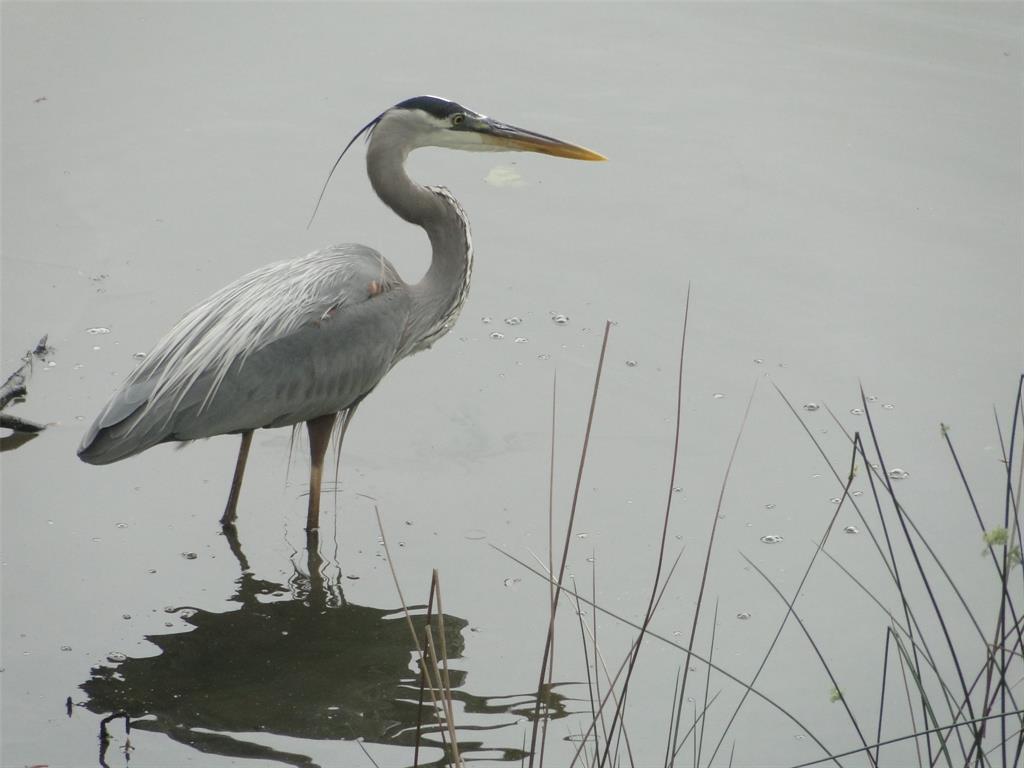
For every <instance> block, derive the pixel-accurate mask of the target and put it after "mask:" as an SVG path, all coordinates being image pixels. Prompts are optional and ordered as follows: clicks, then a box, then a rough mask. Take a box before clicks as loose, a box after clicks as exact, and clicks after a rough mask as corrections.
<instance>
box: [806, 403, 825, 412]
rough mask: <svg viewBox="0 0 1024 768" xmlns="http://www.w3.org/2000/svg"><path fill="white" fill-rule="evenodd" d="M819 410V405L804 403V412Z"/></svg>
mask: <svg viewBox="0 0 1024 768" xmlns="http://www.w3.org/2000/svg"><path fill="white" fill-rule="evenodd" d="M819 408H821V406H820V405H818V404H817V403H804V410H805V411H816V410H818V409H819Z"/></svg>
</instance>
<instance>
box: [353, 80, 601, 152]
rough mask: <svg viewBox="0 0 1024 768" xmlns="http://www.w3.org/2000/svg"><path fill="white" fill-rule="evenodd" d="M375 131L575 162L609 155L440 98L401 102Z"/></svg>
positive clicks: (429, 143)
mask: <svg viewBox="0 0 1024 768" xmlns="http://www.w3.org/2000/svg"><path fill="white" fill-rule="evenodd" d="M373 131H374V133H378V132H379V135H381V136H383V135H385V134H387V135H389V136H395V137H396V139H397V140H398V141H400V142H401V143H403V144H404V145H405V146H406V147H408V149H415V148H417V147H445V148H447V149H462V150H467V151H470V152H495V151H497V152H509V151H520V152H540V153H542V154H545V155H554V156H555V157H567V158H570V159H572V160H605V159H606V158H605V157H604V155H601V154H598V153H597V152H593V151H592V150H589V149H586V148H585V147H581V146H578V145H576V144H570V143H568V142H565V141H560V140H559V139H553V138H551V137H550V136H544V135H543V134H540V133H534V132H533V131H528V130H525V129H523V128H517V127H515V126H513V125H507V124H505V123H501V122H498V121H497V120H494V119H493V118H490V117H487V116H486V115H481V114H480V113H479V112H474V111H473V110H472V109H468V108H467V107H464V106H462V105H461V104H458V103H456V102H454V101H448V100H447V99H442V98H439V97H437V96H416V97H414V98H411V99H406V100H405V101H401V102H399V103H398V104H396V105H395V106H393V107H392V108H391V109H389V110H387V111H385V112H384V113H383V114H382V115H380V117H378V118H377V120H376V121H375V123H374V124H373Z"/></svg>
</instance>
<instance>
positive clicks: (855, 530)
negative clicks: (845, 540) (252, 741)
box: [843, 525, 860, 535]
mask: <svg viewBox="0 0 1024 768" xmlns="http://www.w3.org/2000/svg"><path fill="white" fill-rule="evenodd" d="M843 533H849V534H850V535H854V534H858V533H860V529H859V528H858V527H857V526H856V525H848V526H846V527H845V528H843Z"/></svg>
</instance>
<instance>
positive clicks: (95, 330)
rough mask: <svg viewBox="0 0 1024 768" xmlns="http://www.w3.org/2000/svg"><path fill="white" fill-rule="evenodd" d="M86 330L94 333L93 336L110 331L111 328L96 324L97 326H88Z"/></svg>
mask: <svg viewBox="0 0 1024 768" xmlns="http://www.w3.org/2000/svg"><path fill="white" fill-rule="evenodd" d="M85 332H86V333H89V334H92V335H93V336H103V335H105V334H108V333H110V329H109V328H103V327H102V326H96V327H95V328H86V329H85Z"/></svg>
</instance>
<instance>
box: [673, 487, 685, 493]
mask: <svg viewBox="0 0 1024 768" xmlns="http://www.w3.org/2000/svg"><path fill="white" fill-rule="evenodd" d="M681 490H683V489H682V488H681V487H680V486H678V485H673V486H672V493H679V492H680V491H681Z"/></svg>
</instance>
